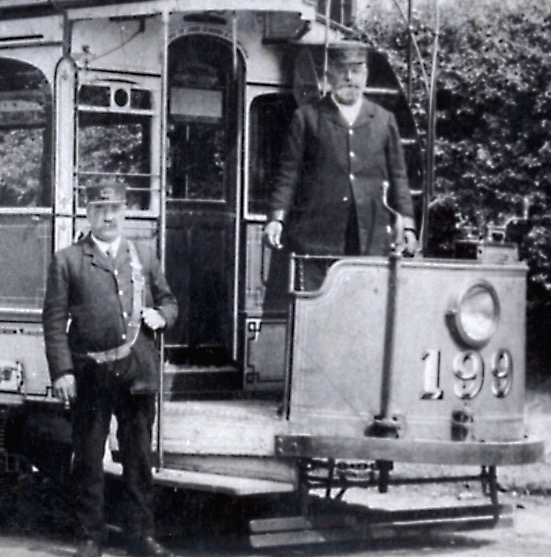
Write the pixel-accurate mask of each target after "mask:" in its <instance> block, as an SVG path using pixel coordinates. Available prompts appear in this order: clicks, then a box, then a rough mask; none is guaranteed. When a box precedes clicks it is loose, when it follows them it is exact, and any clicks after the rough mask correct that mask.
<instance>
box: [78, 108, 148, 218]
mask: <svg viewBox="0 0 551 557" xmlns="http://www.w3.org/2000/svg"><path fill="white" fill-rule="evenodd" d="M150 125H151V122H150V118H149V117H145V116H136V115H131V114H103V113H88V112H80V114H79V121H78V136H77V138H78V165H77V169H78V187H79V193H80V194H82V192H83V190H84V188H85V187H86V186H88V185H89V184H101V183H109V182H121V183H124V184H126V187H127V192H128V195H127V197H128V206H129V208H130V209H138V210H146V209H149V206H150V202H151V176H150V169H151V161H150ZM79 205H80V206H83V196H82V195H79Z"/></svg>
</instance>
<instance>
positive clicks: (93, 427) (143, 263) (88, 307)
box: [43, 183, 178, 557]
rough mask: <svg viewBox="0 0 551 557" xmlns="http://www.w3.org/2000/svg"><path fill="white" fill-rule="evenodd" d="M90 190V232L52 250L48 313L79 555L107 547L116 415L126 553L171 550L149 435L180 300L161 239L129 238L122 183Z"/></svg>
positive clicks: (154, 555) (163, 556)
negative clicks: (164, 535) (67, 414)
mask: <svg viewBox="0 0 551 557" xmlns="http://www.w3.org/2000/svg"><path fill="white" fill-rule="evenodd" d="M86 193H87V206H86V215H87V218H88V221H89V224H90V234H88V235H86V236H85V237H83V238H81V239H80V240H79V241H78V242H76V243H74V244H73V245H71V246H69V247H66V248H65V249H62V250H59V251H58V252H56V253H55V254H54V257H53V260H52V262H51V264H50V268H49V273H48V282H47V287H46V296H45V300H44V311H43V325H44V338H45V344H46V356H47V360H48V366H49V370H50V375H51V379H52V383H53V389H54V393H55V395H56V396H58V397H60V398H62V399H63V400H64V401H65V403H66V404H68V405H70V406H71V410H72V424H73V433H72V435H73V451H74V454H73V463H72V477H73V479H74V482H75V488H76V495H77V499H76V501H75V510H76V515H77V519H78V521H79V524H80V528H81V532H80V536H79V537H80V538H81V539H80V543H79V546H78V550H77V553H76V556H77V557H99V556H100V555H101V554H102V545H103V543H104V541H105V536H106V528H105V521H104V509H103V505H104V470H103V455H104V450H105V442H106V439H107V436H108V433H109V425H110V421H111V416H112V415H113V414H114V415H115V416H116V418H117V428H118V429H117V438H118V441H119V450H120V454H121V462H122V465H123V485H124V492H125V495H126V499H127V501H126V503H127V505H126V509H125V510H126V513H125V517H124V518H125V529H126V533H127V535H128V542H129V544H128V553H129V554H130V555H137V556H146V557H147V556H150V557H170V556H171V555H172V554H171V553H170V552H169V551H168V550H166V549H165V548H163V547H162V546H161V545H160V544H159V543H157V541H156V540H155V539H154V537H153V534H154V524H153V520H154V516H153V487H154V486H153V480H152V472H151V468H152V451H151V440H152V427H153V422H154V418H155V403H156V392H157V391H158V388H159V356H158V351H157V348H156V344H155V335H156V332H157V331H160V330H163V329H165V328H167V327H170V326H171V325H172V324H173V323H174V322H175V320H176V316H177V313H178V308H177V302H176V299H175V297H174V296H173V294H172V292H171V291H170V288H169V286H168V284H167V282H166V279H165V277H164V275H163V273H162V271H161V265H160V262H159V260H158V258H157V255H156V250H155V246H154V245H151V244H145V243H143V242H136V243H134V242H131V241H129V240H127V239H126V238H125V237H124V236H123V224H124V219H125V207H126V191H125V187H124V185H122V184H118V183H109V184H100V185H94V186H91V187H88V188H87V192H86Z"/></svg>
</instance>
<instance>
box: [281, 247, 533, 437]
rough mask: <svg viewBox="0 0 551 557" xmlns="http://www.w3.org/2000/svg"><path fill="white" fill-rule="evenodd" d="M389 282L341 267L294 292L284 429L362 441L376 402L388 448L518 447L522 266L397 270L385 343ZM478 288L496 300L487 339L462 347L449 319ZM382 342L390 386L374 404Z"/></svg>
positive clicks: (375, 270)
mask: <svg viewBox="0 0 551 557" xmlns="http://www.w3.org/2000/svg"><path fill="white" fill-rule="evenodd" d="M392 272H393V271H392V269H391V267H390V265H389V263H388V260H382V259H381V260H375V261H370V260H369V259H360V258H358V259H355V260H341V261H340V262H338V263H336V264H335V265H334V266H333V268H332V269H331V271H330V272H329V274H328V276H327V278H326V281H325V283H324V284H323V286H322V288H321V289H320V290H318V291H315V292H308V293H297V294H296V296H297V299H296V302H295V316H294V320H295V328H294V339H293V347H292V350H293V352H292V378H291V381H292V387H291V405H290V416H291V419H292V420H296V421H298V422H300V421H302V420H303V419H305V420H306V421H307V423H309V424H310V427H312V428H313V429H314V430H315V429H317V428H318V427H319V428H320V430H321V431H323V433H324V434H327V433H329V432H331V429H334V431H333V433H334V434H344V435H346V434H351V435H365V434H366V432H367V431H368V429H369V426H370V425H371V423H372V422H373V419H374V417H375V416H380V415H381V413H382V412H383V408H382V401H381V398H382V396H387V398H388V401H387V402H386V406H387V410H386V413H387V414H388V416H387V417H388V418H389V419H391V420H395V422H396V436H397V437H399V438H406V439H433V440H443V441H449V440H454V439H461V440H476V441H480V442H490V441H518V440H521V439H523V438H524V436H525V434H526V431H525V429H524V396H525V385H524V367H525V362H524V341H525V319H524V311H525V294H526V292H525V290H526V268H525V266H524V265H522V264H517V265H507V266H498V265H485V264H474V265H473V264H472V263H471V262H466V261H463V262H461V261H450V262H446V261H442V260H438V261H436V260H426V259H424V260H402V261H401V262H400V264H399V266H398V267H397V269H396V275H397V277H396V280H397V285H396V290H395V292H394V294H393V297H394V303H395V306H396V315H395V318H394V319H395V321H394V325H395V327H394V331H393V339H392V340H390V339H388V338H387V336H386V334H387V331H386V323H387V320H388V319H389V315H388V308H387V298H388V295H389V289H388V285H389V274H390V273H392ZM477 284H483V285H484V286H485V287H487V288H488V291H490V290H491V291H494V292H495V295H496V306H498V307H499V313H498V314H497V315H496V316H495V320H496V326H495V331H493V333H492V334H491V338H489V339H488V340H487V342H484V343H483V345H482V346H476V344H477V343H476V342H474V343H473V344H474V346H468V345H466V344H465V342H464V341H462V339H461V338H460V337H459V334H458V333H457V332H456V331H455V327H454V324H453V322H452V320H453V317H452V315H453V312H454V308H455V307H456V305H457V302H458V301H459V300H460V299H461V298H462V297H463V296H464V295H465V293H466V292H467V291H468V290H469V289H470V288H473V286H474V285H477ZM484 302H485V301H483V302H482V303H484ZM483 309H484V311H486V310H487V311H488V312H490V311H491V310H492V308H489V307H488V308H483ZM385 343H387V344H390V346H388V350H389V351H390V352H391V353H389V354H388V356H387V357H388V358H389V361H390V362H391V363H389V369H388V370H385V371H387V372H388V373H390V375H391V378H392V380H391V386H390V387H389V392H388V393H387V394H386V395H383V384H382V376H383V374H382V373H381V370H383V369H384V367H385V363H384V361H383V359H384V355H385ZM498 368H499V369H498Z"/></svg>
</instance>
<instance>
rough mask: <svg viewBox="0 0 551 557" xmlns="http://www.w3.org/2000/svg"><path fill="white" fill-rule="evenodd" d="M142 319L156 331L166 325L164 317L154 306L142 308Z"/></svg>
mask: <svg viewBox="0 0 551 557" xmlns="http://www.w3.org/2000/svg"><path fill="white" fill-rule="evenodd" d="M142 319H143V322H144V323H145V324H146V325H147V326H148V327H149V328H150V329H151V330H152V331H158V330H159V329H162V328H164V327H165V326H166V319H165V318H164V317H163V316H162V314H161V313H160V312H159V311H157V310H156V309H154V308H144V309H143V310H142Z"/></svg>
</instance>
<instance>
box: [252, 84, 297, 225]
mask: <svg viewBox="0 0 551 557" xmlns="http://www.w3.org/2000/svg"><path fill="white" fill-rule="evenodd" d="M295 107H296V103H295V101H294V99H293V97H292V95H281V94H270V95H263V96H261V97H257V98H256V99H255V100H254V101H253V103H252V105H251V163H250V169H249V170H250V172H249V212H250V213H257V214H264V213H266V211H267V209H268V199H269V197H270V193H271V191H272V182H273V178H274V175H275V172H276V170H277V167H278V164H279V156H280V153H281V147H282V145H283V140H284V138H285V134H286V132H287V128H288V127H289V123H290V122H291V117H292V115H293V111H294V109H295ZM266 130H269V133H266Z"/></svg>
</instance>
